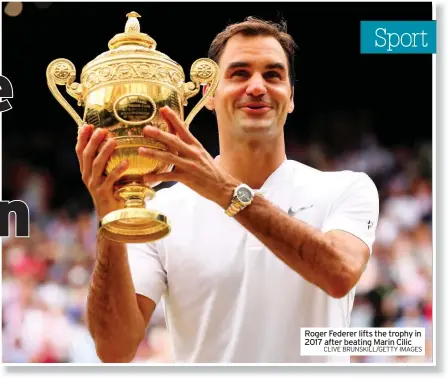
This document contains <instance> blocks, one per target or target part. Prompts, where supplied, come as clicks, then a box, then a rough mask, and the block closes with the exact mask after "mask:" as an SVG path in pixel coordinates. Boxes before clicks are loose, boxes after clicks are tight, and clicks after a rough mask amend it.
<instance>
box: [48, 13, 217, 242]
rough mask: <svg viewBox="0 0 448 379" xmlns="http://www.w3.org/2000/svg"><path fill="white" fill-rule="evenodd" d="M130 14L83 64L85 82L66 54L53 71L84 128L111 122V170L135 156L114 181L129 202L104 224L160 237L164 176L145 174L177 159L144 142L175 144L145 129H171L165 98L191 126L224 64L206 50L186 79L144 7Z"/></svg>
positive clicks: (109, 232) (136, 236)
mask: <svg viewBox="0 0 448 379" xmlns="http://www.w3.org/2000/svg"><path fill="white" fill-rule="evenodd" d="M126 16H127V22H126V25H125V32H124V33H119V34H117V35H115V36H114V37H113V38H112V39H111V40H110V41H109V44H108V47H109V50H107V51H106V52H104V53H102V54H100V55H98V56H97V57H96V58H95V59H93V60H92V61H90V62H89V63H87V64H86V65H85V66H84V67H83V69H82V71H81V75H80V83H77V82H75V79H76V69H75V66H74V65H73V63H72V62H71V61H69V60H68V59H64V58H59V59H55V60H53V61H52V62H51V63H50V64H49V65H48V67H47V72H46V75H47V84H48V87H49V89H50V91H51V93H52V94H53V96H54V97H55V98H56V100H57V101H58V102H59V103H60V104H61V105H62V106H63V107H64V109H65V110H66V111H67V112H68V113H69V114H70V116H72V118H73V119H74V120H75V122H76V123H77V125H78V128H79V127H81V126H82V125H83V124H86V123H87V124H93V125H94V128H95V129H96V128H103V129H107V131H108V135H107V138H106V139H105V141H107V140H108V139H109V138H114V139H115V140H116V142H117V145H116V148H115V150H114V152H113V153H112V155H111V157H110V159H109V160H108V163H107V166H106V170H105V173H104V175H109V174H110V173H111V172H112V171H113V170H114V169H115V168H116V167H117V166H118V165H119V164H120V163H121V162H122V161H123V160H127V161H128V162H129V166H128V168H127V170H126V171H125V172H124V173H123V174H122V175H121V176H120V178H119V179H118V180H117V181H116V182H115V186H114V191H115V196H118V197H121V199H123V201H124V202H123V203H124V207H123V208H122V209H117V210H115V211H113V212H110V213H109V214H107V215H105V216H104V217H103V218H102V220H101V227H100V229H101V230H102V232H103V233H104V235H105V236H106V237H107V238H109V239H111V240H114V241H119V242H123V243H142V242H151V241H155V240H158V239H161V238H163V237H165V236H167V235H168V234H169V233H170V231H171V226H170V222H169V220H168V218H167V216H166V215H164V214H162V213H160V212H158V211H157V210H154V209H148V207H147V206H146V201H147V200H151V199H153V198H154V196H155V194H156V191H155V190H154V187H155V186H156V185H158V184H159V183H151V184H148V183H145V182H144V181H143V175H145V174H149V173H163V172H168V171H171V170H172V169H173V166H172V165H169V164H166V163H164V162H162V161H159V160H157V159H152V158H149V157H143V156H141V155H139V153H138V149H139V147H146V148H149V149H157V150H163V151H169V148H168V146H166V145H165V144H164V143H161V142H159V141H157V140H154V139H151V138H147V137H145V136H144V135H143V128H144V127H145V126H146V125H152V126H155V127H157V128H159V129H160V130H163V131H165V132H172V131H171V130H170V128H169V126H168V124H167V123H166V121H165V120H164V119H163V118H162V117H161V116H160V114H159V110H160V108H162V107H164V106H168V107H170V108H171V109H172V110H174V111H175V112H176V113H177V114H178V116H179V117H180V119H181V120H184V123H185V127H187V128H188V127H189V125H190V123H191V121H192V119H193V118H194V116H195V115H196V114H197V113H198V112H199V110H200V109H201V108H202V107H203V106H204V105H205V103H206V102H207V100H208V99H209V98H210V97H211V96H212V95H213V94H214V92H215V90H216V87H217V85H218V80H219V79H218V78H219V68H218V65H217V64H216V63H215V62H214V61H213V60H211V59H208V58H200V59H198V60H196V61H195V62H193V64H192V66H191V70H190V78H191V81H190V82H185V75H184V72H183V69H182V67H181V66H180V65H179V64H178V63H176V62H175V61H173V60H172V59H170V58H169V57H168V56H167V55H165V54H163V53H161V52H159V51H157V50H156V42H155V41H154V39H152V38H151V37H150V36H148V35H147V34H144V33H141V32H140V24H139V21H138V17H140V15H139V14H138V13H136V12H130V13H128V14H127V15H126ZM58 85H60V86H65V88H66V91H67V93H68V94H69V95H70V96H72V97H73V98H75V99H76V100H77V105H78V106H82V107H83V108H84V112H83V117H82V118H81V117H80V116H79V115H78V113H77V112H76V111H75V110H74V109H73V108H72V106H71V105H70V104H69V103H68V101H67V100H66V99H65V98H64V97H63V96H62V95H61V93H60V92H59V90H58V87H57V86H58ZM201 86H207V87H206V92H205V94H204V95H203V96H202V98H201V99H200V100H199V102H198V103H197V104H196V105H195V106H194V107H193V109H192V110H191V111H190V113H189V115H188V117H187V118H184V107H185V106H186V105H187V100H188V99H189V98H190V97H193V96H195V95H197V94H198V93H199V92H200V89H201ZM104 143H105V142H103V144H104ZM101 147H102V146H101Z"/></svg>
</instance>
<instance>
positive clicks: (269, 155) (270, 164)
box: [216, 140, 286, 189]
mask: <svg viewBox="0 0 448 379" xmlns="http://www.w3.org/2000/svg"><path fill="white" fill-rule="evenodd" d="M285 159H286V154H285V147H284V142H283V140H281V141H278V142H275V143H274V141H272V143H263V144H245V145H242V144H238V145H237V144H229V145H228V146H225V144H221V147H220V155H219V157H217V158H216V161H217V163H218V164H219V165H221V166H222V167H223V168H224V169H225V170H226V171H227V172H228V173H229V174H230V175H232V176H233V177H234V178H236V179H238V180H240V181H241V182H243V183H246V184H247V185H248V186H249V187H251V188H253V189H260V188H261V187H262V186H263V184H264V183H265V182H266V180H267V179H268V178H269V176H270V175H271V174H272V173H273V172H274V171H275V170H277V169H278V168H279V167H280V165H281V164H282V163H283V162H284V160H285Z"/></svg>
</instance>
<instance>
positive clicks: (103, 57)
mask: <svg viewBox="0 0 448 379" xmlns="http://www.w3.org/2000/svg"><path fill="white" fill-rule="evenodd" d="M126 17H127V18H128V20H127V22H126V25H125V30H124V33H119V34H116V35H115V36H114V37H113V38H112V39H111V40H110V41H109V43H108V47H109V50H106V51H105V52H103V53H101V54H99V55H98V56H97V57H96V58H95V59H93V60H92V61H90V62H89V63H87V64H86V65H85V66H84V67H83V72H85V71H87V70H89V69H90V68H91V67H92V66H96V65H98V64H102V63H103V62H105V61H107V60H109V59H114V60H116V59H117V58H118V57H120V58H122V59H123V60H124V61H126V60H128V59H130V57H131V55H135V54H137V55H139V56H140V57H142V58H144V59H151V60H163V61H164V62H166V63H171V64H172V65H174V66H176V67H177V68H178V69H180V70H181V67H180V66H179V64H178V63H177V62H175V61H173V60H172V59H171V58H170V57H168V56H167V55H166V54H164V53H162V52H160V51H157V50H156V47H157V43H156V41H155V40H154V39H153V38H151V37H150V36H149V35H148V34H145V33H142V32H140V23H139V21H138V17H141V16H140V15H139V14H138V13H137V12H134V11H132V12H129V13H128V14H127V15H126Z"/></svg>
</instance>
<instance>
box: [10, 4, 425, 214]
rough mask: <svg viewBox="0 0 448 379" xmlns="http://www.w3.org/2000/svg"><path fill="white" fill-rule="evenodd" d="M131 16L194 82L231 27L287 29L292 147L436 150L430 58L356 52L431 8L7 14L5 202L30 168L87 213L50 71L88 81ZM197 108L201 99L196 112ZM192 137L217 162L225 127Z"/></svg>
mask: <svg viewBox="0 0 448 379" xmlns="http://www.w3.org/2000/svg"><path fill="white" fill-rule="evenodd" d="M3 6H5V5H3ZM131 10H135V11H137V12H138V13H139V14H140V15H141V16H142V17H141V18H140V19H139V21H140V24H141V31H142V32H144V33H147V34H149V35H150V36H151V37H153V38H154V39H155V40H156V42H157V49H158V50H159V51H162V52H164V53H165V54H167V55H168V56H169V57H171V58H172V59H173V60H175V61H177V62H178V63H179V64H180V65H181V66H182V67H183V68H184V71H185V74H186V79H187V80H189V79H190V78H189V70H190V66H191V64H192V63H193V61H194V60H196V59H197V58H200V57H205V56H207V51H208V46H209V44H210V42H211V41H212V39H213V37H214V36H215V35H216V34H217V33H218V32H220V31H221V30H222V29H223V28H224V27H225V26H226V25H227V24H228V23H229V22H235V21H241V20H243V19H244V18H245V17H247V16H249V15H253V16H258V17H262V18H265V19H269V20H273V21H277V20H280V19H281V18H282V17H283V18H285V19H286V21H287V23H288V31H289V33H290V34H292V36H293V37H294V38H295V40H296V42H297V44H298V46H299V51H298V54H297V59H296V76H297V83H296V88H295V94H296V95H295V102H296V107H295V111H294V113H293V114H292V115H291V116H290V117H289V119H288V121H287V125H286V138H287V140H286V143H287V146H288V145H289V146H291V145H292V144H294V146H300V145H302V144H307V143H310V142H311V141H314V140H318V141H319V142H320V143H322V144H326V145H327V148H328V152H329V154H333V155H337V154H341V153H342V152H343V151H345V150H347V149H350V148H355V147H357V146H356V145H357V144H359V143H360V135H361V134H362V133H364V132H366V131H367V130H372V131H373V132H374V133H375V135H376V136H377V138H378V139H379V141H380V143H381V144H382V145H383V146H387V147H393V146H397V145H406V146H412V145H414V144H415V143H417V142H419V141H422V140H431V139H432V79H431V75H432V56H431V55H361V54H360V52H359V51H360V42H359V41H360V35H359V30H360V21H361V20H430V19H432V4H431V3H428V2H426V3H415V2H414V3H383V2H377V3H357V4H356V3H237V2H228V3H202V2H201V3H171V2H170V3H153V2H151V3H51V5H50V6H48V7H47V8H43V9H42V8H38V7H37V6H36V4H34V3H24V7H23V11H22V13H21V14H20V15H19V16H17V17H8V16H6V15H5V14H4V13H3V12H2V17H3V30H2V38H3V41H2V42H3V62H2V65H3V66H2V67H3V75H5V76H6V77H8V78H9V79H10V81H11V83H12V85H13V88H14V98H13V99H12V100H11V104H12V106H13V109H12V110H10V111H8V112H6V113H5V114H3V183H4V184H3V186H4V188H3V197H4V198H6V199H8V198H10V199H12V197H13V196H14V181H13V180H11V178H12V175H13V174H14V172H16V170H17V165H18V164H19V162H27V164H30V163H31V164H32V165H33V166H35V167H39V168H41V169H45V170H47V171H48V172H49V174H50V176H51V177H53V178H54V189H55V194H54V197H53V198H52V204H53V205H55V206H58V205H61V204H63V203H64V202H66V201H68V199H70V198H73V199H75V198H77V199H80V198H81V197H84V201H85V202H86V204H87V203H88V202H89V199H88V197H86V191H85V189H84V187H83V183H82V182H81V178H80V175H79V170H78V162H77V158H76V154H75V150H74V147H75V143H76V125H75V123H74V121H73V119H72V118H71V117H70V116H69V114H68V113H67V112H66V111H65V110H64V109H63V108H62V106H61V105H60V104H59V103H58V102H57V101H56V99H55V98H54V97H53V95H52V94H51V93H50V91H49V89H48V87H47V84H46V78H45V70H46V68H47V66H48V64H49V63H50V62H51V61H52V60H53V59H55V58H67V59H69V60H71V61H72V62H73V63H74V64H75V67H76V69H77V79H76V81H79V77H80V72H81V70H82V67H83V66H84V65H85V64H87V63H88V62H89V61H91V60H92V59H94V58H95V57H96V56H97V55H99V54H100V53H102V52H104V51H105V50H107V49H108V47H107V43H108V41H109V40H110V39H111V38H112V37H113V36H114V35H115V34H117V33H121V32H123V31H124V25H125V22H126V17H125V15H126V13H128V12H130V11H131ZM58 88H59V90H60V91H61V93H62V94H63V95H64V96H65V98H66V99H67V100H68V101H69V102H70V103H71V104H72V106H73V107H74V108H75V109H76V110H78V111H79V113H80V114H82V113H81V111H82V109H81V108H80V107H78V106H77V105H76V103H75V101H74V99H72V98H71V97H70V96H69V95H67V94H66V92H65V89H64V87H61V86H59V87H58ZM198 100H199V96H196V97H194V98H192V99H191V100H190V101H189V106H188V108H187V111H188V110H189V109H191V107H192V106H193V105H194V104H196V102H197V101H198ZM191 130H192V132H193V133H194V134H195V135H196V136H197V137H198V138H199V139H200V140H201V142H202V143H203V144H204V145H205V147H206V148H207V149H208V150H209V151H210V153H211V154H212V155H216V154H218V151H217V144H218V140H217V131H216V123H215V120H214V116H213V115H212V114H211V113H210V112H208V111H207V110H206V109H205V108H204V109H203V110H202V111H201V112H200V113H199V114H198V115H197V116H196V118H195V120H194V122H193V124H192V126H191ZM293 158H294V157H293ZM79 201H81V200H79Z"/></svg>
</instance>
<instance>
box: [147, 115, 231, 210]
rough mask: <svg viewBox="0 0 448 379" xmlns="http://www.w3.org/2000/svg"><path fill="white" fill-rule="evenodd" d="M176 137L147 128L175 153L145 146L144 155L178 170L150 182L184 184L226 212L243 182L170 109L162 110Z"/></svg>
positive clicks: (156, 129)
mask: <svg viewBox="0 0 448 379" xmlns="http://www.w3.org/2000/svg"><path fill="white" fill-rule="evenodd" d="M160 114H161V116H162V117H163V118H164V119H165V120H166V121H167V123H168V125H169V126H170V128H171V129H172V130H173V132H174V134H171V133H167V132H163V131H161V130H160V129H158V128H156V127H153V126H145V128H144V129H143V133H144V135H145V136H147V137H150V138H154V139H156V140H158V141H160V142H162V143H165V144H166V145H167V146H168V147H169V149H170V150H171V151H174V152H177V154H175V153H172V152H165V151H158V150H152V149H147V148H143V147H141V148H140V149H139V153H140V154H141V155H144V156H147V157H151V158H154V159H158V160H161V161H163V162H166V163H169V164H173V165H175V170H174V171H172V172H167V173H163V174H148V175H145V177H144V180H145V181H147V182H166V181H176V182H181V183H183V184H185V185H186V186H188V187H189V188H191V189H192V190H193V191H195V192H197V193H198V194H199V195H201V196H203V197H205V198H207V199H209V200H211V201H213V202H215V203H216V204H218V205H220V206H221V207H222V208H224V209H226V208H227V207H228V206H229V204H230V200H231V198H232V194H233V190H234V188H235V187H236V186H237V185H238V184H239V182H238V181H237V180H236V179H235V178H233V177H232V176H231V175H230V174H229V173H228V172H226V171H225V170H224V169H223V168H221V167H220V166H219V165H217V164H216V162H215V161H214V159H213V157H212V156H211V155H210V154H209V153H208V152H207V151H206V150H205V148H204V147H203V146H202V144H201V143H200V142H199V141H198V140H197V139H196V138H195V137H194V136H193V135H192V134H191V133H190V131H189V130H188V128H187V127H186V126H185V125H184V123H183V122H182V121H181V120H180V119H179V117H178V116H177V114H176V113H175V112H174V111H172V110H171V109H170V108H169V107H163V108H161V109H160Z"/></svg>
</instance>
